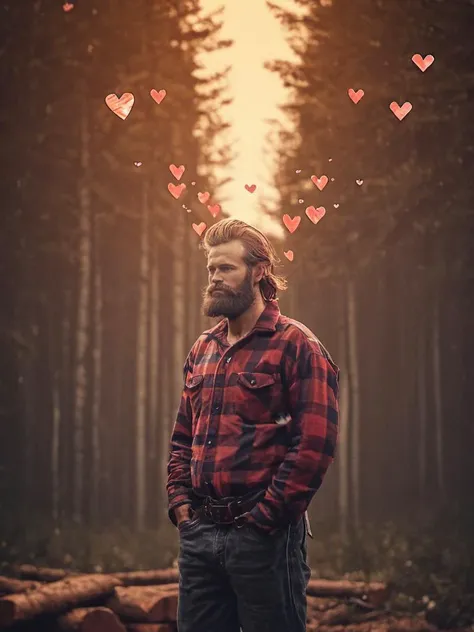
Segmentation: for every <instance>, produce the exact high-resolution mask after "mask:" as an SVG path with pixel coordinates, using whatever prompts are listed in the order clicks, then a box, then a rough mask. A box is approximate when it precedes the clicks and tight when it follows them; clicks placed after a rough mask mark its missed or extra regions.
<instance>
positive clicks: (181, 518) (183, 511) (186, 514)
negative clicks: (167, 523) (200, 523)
mask: <svg viewBox="0 0 474 632" xmlns="http://www.w3.org/2000/svg"><path fill="white" fill-rule="evenodd" d="M191 512H192V509H191V505H189V504H186V505H180V506H179V507H176V509H175V510H174V513H175V516H176V522H177V524H178V527H179V525H180V524H181V523H182V522H185V521H186V520H191V519H192V514H191Z"/></svg>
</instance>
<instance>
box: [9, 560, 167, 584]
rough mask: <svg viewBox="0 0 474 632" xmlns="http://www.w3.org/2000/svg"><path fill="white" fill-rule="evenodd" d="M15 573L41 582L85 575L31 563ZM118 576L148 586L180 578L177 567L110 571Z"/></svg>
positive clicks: (22, 566)
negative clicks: (121, 571) (120, 571)
mask: <svg viewBox="0 0 474 632" xmlns="http://www.w3.org/2000/svg"><path fill="white" fill-rule="evenodd" d="M13 572H14V573H15V575H16V576H17V577H19V578H21V579H35V580H38V581H41V582H57V581H59V580H60V579H64V578H65V577H71V576H75V577H77V576H78V575H83V574H84V573H78V572H75V571H69V570H66V569H63V568H42V567H37V566H32V565H31V564H20V565H17V566H14V567H13ZM110 575H113V576H114V577H118V579H120V581H121V582H123V585H124V586H147V585H154V584H174V583H176V582H177V581H178V580H179V573H178V570H177V569H175V568H160V569H153V570H149V571H128V572H123V573H110Z"/></svg>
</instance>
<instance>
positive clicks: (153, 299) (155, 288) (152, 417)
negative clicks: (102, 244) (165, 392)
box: [147, 248, 165, 527]
mask: <svg viewBox="0 0 474 632" xmlns="http://www.w3.org/2000/svg"><path fill="white" fill-rule="evenodd" d="M159 300H160V299H159V275H158V264H157V253H156V249H155V248H153V250H152V253H151V274H150V332H149V337H150V344H149V345H148V349H149V367H150V375H149V383H148V388H149V394H150V396H149V398H148V402H149V408H148V416H149V429H150V434H149V437H150V438H149V446H148V463H149V468H148V470H147V471H148V476H149V477H151V485H150V488H151V493H153V497H152V498H153V503H154V506H153V508H152V510H151V512H150V514H151V516H153V518H154V519H155V523H156V519H157V520H158V524H157V525H156V526H157V527H159V526H160V523H161V518H162V514H161V511H160V507H159V505H158V503H159V501H160V499H159V495H158V494H156V493H155V492H156V489H157V488H158V489H161V486H162V485H164V484H165V483H164V482H163V481H161V480H159V479H158V480H157V478H158V476H159V470H158V467H157V463H158V453H159V450H158V442H159V439H158V436H157V435H158V428H159V418H158V386H159V385H158V379H159V378H158V375H159V374H158V366H159V364H158V363H159V354H160V352H161V349H160V348H159V327H160V324H161V323H160V314H159Z"/></svg>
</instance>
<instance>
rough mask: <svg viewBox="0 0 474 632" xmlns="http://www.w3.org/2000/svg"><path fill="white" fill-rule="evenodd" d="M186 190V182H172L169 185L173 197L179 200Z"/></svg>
mask: <svg viewBox="0 0 474 632" xmlns="http://www.w3.org/2000/svg"><path fill="white" fill-rule="evenodd" d="M185 188H186V185H185V184H184V182H181V184H173V183H172V182H170V183H169V184H168V191H169V192H170V193H171V195H172V196H173V197H174V198H175V199H178V198H179V196H180V195H181V193H182V192H183V191H184V189H185Z"/></svg>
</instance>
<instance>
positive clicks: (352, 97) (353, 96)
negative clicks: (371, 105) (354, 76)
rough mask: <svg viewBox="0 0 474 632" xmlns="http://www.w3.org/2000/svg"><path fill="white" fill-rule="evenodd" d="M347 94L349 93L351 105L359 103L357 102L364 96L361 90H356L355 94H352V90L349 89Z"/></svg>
mask: <svg viewBox="0 0 474 632" xmlns="http://www.w3.org/2000/svg"><path fill="white" fill-rule="evenodd" d="M348 93H349V97H350V100H351V101H352V102H353V103H359V101H360V100H361V99H362V97H363V96H364V94H365V92H364V91H363V90H357V92H354V90H353V89H352V88H349V90H348Z"/></svg>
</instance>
